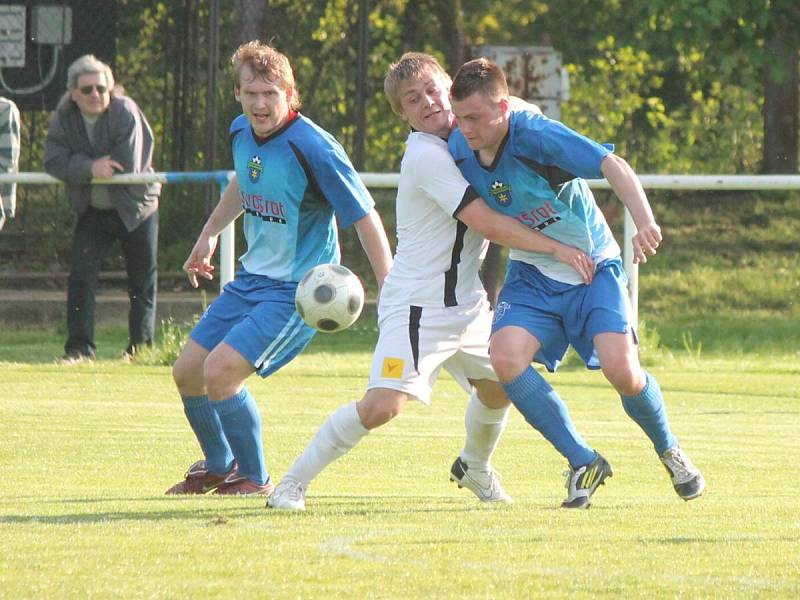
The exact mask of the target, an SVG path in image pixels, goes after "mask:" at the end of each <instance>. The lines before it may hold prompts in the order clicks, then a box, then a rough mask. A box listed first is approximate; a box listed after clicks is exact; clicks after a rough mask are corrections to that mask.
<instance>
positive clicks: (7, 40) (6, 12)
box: [0, 4, 25, 68]
mask: <svg viewBox="0 0 800 600" xmlns="http://www.w3.org/2000/svg"><path fill="white" fill-rule="evenodd" d="M24 66H25V5H23V4H11V5H5V6H0V68H3V67H24Z"/></svg>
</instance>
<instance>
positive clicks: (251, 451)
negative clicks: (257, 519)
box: [212, 388, 269, 485]
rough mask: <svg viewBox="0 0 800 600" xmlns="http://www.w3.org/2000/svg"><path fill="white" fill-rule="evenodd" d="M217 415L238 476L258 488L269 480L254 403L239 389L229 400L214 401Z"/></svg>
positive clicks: (246, 393) (251, 398)
mask: <svg viewBox="0 0 800 600" xmlns="http://www.w3.org/2000/svg"><path fill="white" fill-rule="evenodd" d="M212 404H213V406H214V410H216V411H217V415H219V420H220V423H222V430H223V431H224V432H225V437H226V438H228V443H229V444H230V445H231V449H232V450H233V455H234V456H235V457H236V462H238V463H239V466H238V468H237V471H236V472H237V474H239V475H243V476H244V477H247V478H248V479H249V480H250V481H255V482H256V483H259V484H261V485H263V484H265V483H266V482H267V481H268V480H269V475H268V474H267V467H266V465H265V464H264V447H263V445H262V442H261V415H260V414H259V412H258V406H256V401H255V400H254V399H253V397H252V396H251V395H250V392H248V391H247V388H242V391H241V392H239V393H238V394H234V395H233V396H231V397H230V398H226V399H225V400H220V401H219V402H213V403H212Z"/></svg>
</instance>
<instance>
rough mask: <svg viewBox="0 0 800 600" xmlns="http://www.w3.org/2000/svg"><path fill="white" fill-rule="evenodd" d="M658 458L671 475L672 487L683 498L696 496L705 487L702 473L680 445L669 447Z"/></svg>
mask: <svg viewBox="0 0 800 600" xmlns="http://www.w3.org/2000/svg"><path fill="white" fill-rule="evenodd" d="M659 458H660V459H661V462H662V463H663V464H664V467H665V468H666V469H667V472H668V473H669V476H670V477H672V487H674V488H675V491H676V492H677V493H678V496H680V497H681V498H683V499H684V500H692V499H693V498H697V497H698V496H699V495H701V494H702V493H703V490H705V489H706V480H705V479H703V474H702V473H701V472H700V470H699V469H698V468H697V467H695V466H694V465H693V464H692V461H691V460H689V457H688V456H686V454H685V453H684V452H683V450H681V447H680V446H675V447H674V448H670V449H669V450H667V451H666V452H664V454H662V455H661V456H660V457H659Z"/></svg>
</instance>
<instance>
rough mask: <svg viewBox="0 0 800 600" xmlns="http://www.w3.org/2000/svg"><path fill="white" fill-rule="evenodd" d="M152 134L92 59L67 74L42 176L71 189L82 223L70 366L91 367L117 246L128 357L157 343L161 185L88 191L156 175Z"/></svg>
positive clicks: (70, 303) (70, 319)
mask: <svg viewBox="0 0 800 600" xmlns="http://www.w3.org/2000/svg"><path fill="white" fill-rule="evenodd" d="M152 157H153V132H152V130H151V129H150V125H149V124H148V123H147V119H146V118H145V116H144V114H142V111H141V110H140V109H139V107H138V106H137V105H136V103H135V102H134V101H133V100H131V99H130V98H127V97H125V96H124V95H122V94H121V93H119V88H118V89H117V93H115V89H114V76H113V74H112V73H111V68H110V67H109V66H108V65H107V64H105V63H103V62H101V61H99V60H98V59H97V58H95V57H94V56H93V55H91V54H87V55H85V56H82V57H80V58H79V59H77V60H76V61H75V62H74V63H72V65H70V67H69V70H68V71H67V91H66V93H65V94H64V96H63V97H62V98H61V100H60V101H59V104H58V106H57V108H56V111H55V114H54V115H53V118H52V121H51V122H50V129H49V131H48V133H47V142H46V145H45V151H44V168H45V170H46V171H47V172H48V173H49V174H50V175H53V176H54V177H57V178H58V179H61V180H62V181H64V182H65V183H66V190H67V197H68V198H69V201H70V203H71V204H72V208H73V209H74V211H75V213H76V217H77V222H76V225H75V237H74V240H73V245H72V264H71V269H70V274H69V282H68V289H67V329H68V338H67V342H66V344H65V345H64V350H65V356H64V358H65V359H66V360H70V361H80V360H84V359H93V358H94V356H95V350H96V347H95V342H94V309H95V292H96V289H97V279H98V274H99V272H100V268H101V266H102V262H103V259H104V258H105V257H106V256H107V255H108V252H109V250H110V249H111V246H112V245H113V243H114V241H115V240H120V241H121V243H122V248H123V252H124V254H125V258H126V267H127V274H128V296H129V297H130V302H131V306H130V314H129V318H128V332H129V341H128V347H127V348H126V349H125V352H124V355H125V356H127V357H131V356H133V355H134V354H135V353H136V351H137V349H139V348H141V347H142V346H143V345H147V344H150V343H152V340H153V333H154V329H155V305H156V269H157V263H156V256H157V246H158V195H159V192H160V191H161V186H160V184H147V185H143V184H139V185H119V184H115V185H90V182H91V180H92V179H94V178H107V177H111V176H112V175H114V174H115V173H149V172H152V171H153V168H152V166H151V161H152Z"/></svg>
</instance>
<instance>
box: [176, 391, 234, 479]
mask: <svg viewBox="0 0 800 600" xmlns="http://www.w3.org/2000/svg"><path fill="white" fill-rule="evenodd" d="M181 400H183V412H184V414H185V415H186V418H187V419H188V420H189V425H191V426H192V430H193V431H194V434H195V436H197V441H198V442H200V448H202V450H203V454H204V455H205V457H206V467H207V468H208V470H209V471H211V472H212V473H227V472H228V471H229V470H230V469H231V467H232V466H233V452H231V447H230V446H229V445H228V440H226V439H225V434H224V433H223V432H222V425H221V424H220V422H219V417H218V416H217V411H215V410H214V408H213V407H212V406H211V403H210V402H209V401H208V396H181Z"/></svg>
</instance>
